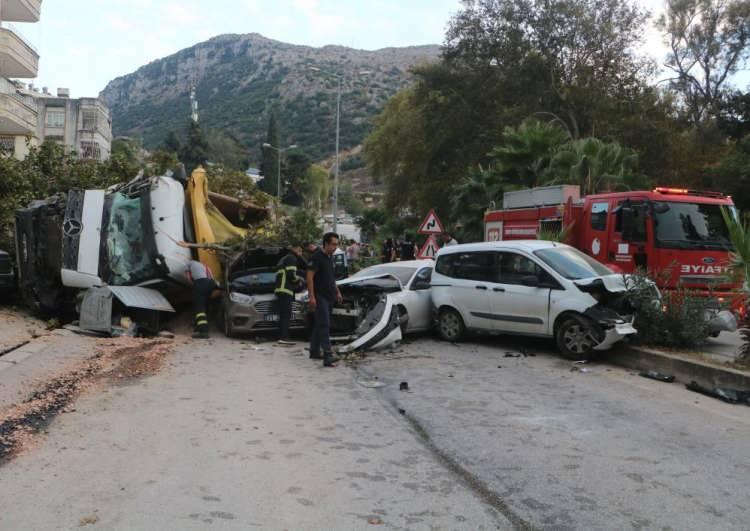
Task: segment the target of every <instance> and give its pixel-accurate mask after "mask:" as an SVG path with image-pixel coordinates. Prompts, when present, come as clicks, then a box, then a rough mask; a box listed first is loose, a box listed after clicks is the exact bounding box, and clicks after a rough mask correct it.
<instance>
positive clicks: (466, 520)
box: [0, 338, 750, 530]
mask: <svg viewBox="0 0 750 531" xmlns="http://www.w3.org/2000/svg"><path fill="white" fill-rule="evenodd" d="M521 345H523V347H521ZM548 347H549V345H548V344H547V343H531V344H529V343H528V342H526V343H522V344H521V343H513V342H505V341H503V340H502V339H487V340H482V341H479V342H475V343H465V344H460V345H451V344H447V343H443V342H439V341H435V340H432V339H430V338H420V339H418V340H415V341H413V342H411V343H409V344H407V345H404V346H403V347H402V348H399V349H397V350H396V351H392V352H387V353H380V354H374V355H371V356H370V357H368V358H367V360H365V361H364V362H363V363H362V364H360V366H359V367H356V368H350V367H345V366H340V367H338V368H336V369H333V370H323V369H322V368H321V367H320V364H319V363H314V362H311V361H310V360H308V359H306V357H305V356H304V355H303V354H302V351H301V346H300V347H298V348H291V349H282V348H278V347H275V346H272V345H270V344H266V345H255V344H254V343H251V342H247V343H245V342H240V341H230V340H227V339H224V338H216V339H212V340H210V341H209V342H196V341H190V340H187V341H183V342H181V343H180V344H179V346H178V348H177V349H176V351H175V353H174V354H172V355H171V358H170V363H169V365H168V366H167V367H166V368H164V369H162V371H161V372H160V373H158V374H156V375H154V376H150V377H147V378H145V379H142V380H136V381H131V382H129V383H127V384H123V385H116V386H112V387H108V388H105V389H100V390H95V391H92V392H90V393H88V394H85V395H84V396H83V397H81V398H79V399H78V401H77V403H76V404H75V412H73V413H67V414H64V415H61V416H59V417H58V418H57V419H56V420H55V421H54V422H53V423H52V425H51V426H50V427H49V433H48V434H47V435H46V436H44V437H43V438H41V439H40V440H39V441H38V442H37V444H36V445H35V447H33V448H31V449H29V450H28V451H26V452H25V453H24V454H22V455H21V456H19V457H17V458H16V459H14V460H12V461H11V462H9V463H7V464H5V465H3V466H1V467H0V500H2V510H1V511H0V529H24V530H27V529H30V530H35V529H45V530H46V529H80V528H91V529H248V528H258V529H278V530H282V529H306V530H314V529H321V530H323V529H326V530H330V529H342V530H351V529H381V528H382V529H461V530H463V529H466V530H478V529H512V528H516V529H519V528H521V529H525V528H539V529H541V528H546V529H584V528H585V529H632V528H647V529H748V522H750V518H749V517H748V514H749V513H748V507H749V506H750V503H749V502H748V501H747V492H748V491H749V490H750V489H748V487H749V486H750V474H748V472H750V459H748V456H749V455H750V452H749V451H748V445H747V441H748V440H749V438H750V408H748V407H745V406H731V405H727V404H723V403H720V402H718V401H715V400H713V399H710V398H707V397H703V396H700V395H695V394H693V393H690V392H689V391H687V390H685V389H683V388H681V387H680V386H678V385H677V384H663V383H659V382H654V381H650V380H645V379H643V378H640V377H638V376H633V375H631V374H629V373H628V372H627V371H625V370H622V369H618V368H613V367H608V366H606V365H598V364H593V365H584V366H583V367H584V368H585V369H587V370H588V372H571V371H570V369H571V366H572V364H571V363H569V362H566V361H564V360H561V359H559V358H557V357H556V356H554V355H553V354H550V353H547V352H546V350H547V348H548ZM521 351H523V352H525V353H526V355H524V354H520V353H519V352H521ZM530 353H535V354H536V355H535V356H531V355H529V354H530ZM507 354H509V355H512V356H519V357H505V356H506V355H507ZM579 368H580V367H579ZM401 382H408V386H409V391H399V384H400V383H401ZM381 384H385V385H384V386H382V387H375V386H378V385H381ZM399 410H400V411H399Z"/></svg>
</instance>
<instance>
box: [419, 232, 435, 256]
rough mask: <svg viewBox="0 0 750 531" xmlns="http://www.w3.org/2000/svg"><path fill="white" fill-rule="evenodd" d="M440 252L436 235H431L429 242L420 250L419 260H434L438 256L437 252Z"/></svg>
mask: <svg viewBox="0 0 750 531" xmlns="http://www.w3.org/2000/svg"><path fill="white" fill-rule="evenodd" d="M439 250H440V246H439V245H438V242H437V239H435V235H434V234H430V237H429V238H427V241H426V242H425V243H424V245H423V246H422V248H421V249H420V250H419V255H418V258H420V259H425V258H432V259H433V260H434V259H435V255H437V252H438V251H439Z"/></svg>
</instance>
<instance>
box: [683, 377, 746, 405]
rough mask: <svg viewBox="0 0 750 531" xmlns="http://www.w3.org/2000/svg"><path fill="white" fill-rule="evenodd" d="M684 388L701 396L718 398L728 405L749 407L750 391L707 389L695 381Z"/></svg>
mask: <svg viewBox="0 0 750 531" xmlns="http://www.w3.org/2000/svg"><path fill="white" fill-rule="evenodd" d="M685 388H686V389H689V390H690V391H694V392H696V393H700V394H702V395H706V396H710V397H712V398H718V399H719V400H721V401H723V402H727V403H729V404H745V405H746V406H750V391H740V390H738V389H728V388H725V387H714V388H708V387H704V386H702V385H701V384H699V383H698V382H696V381H692V382H690V383H689V384H686V385H685Z"/></svg>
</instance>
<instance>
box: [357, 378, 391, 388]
mask: <svg viewBox="0 0 750 531" xmlns="http://www.w3.org/2000/svg"><path fill="white" fill-rule="evenodd" d="M357 383H358V384H359V385H361V386H362V387H367V388H368V389H377V388H379V387H385V384H384V383H383V382H381V381H379V380H378V379H377V378H373V379H372V380H357Z"/></svg>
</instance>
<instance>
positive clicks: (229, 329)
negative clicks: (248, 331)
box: [221, 309, 236, 338]
mask: <svg viewBox="0 0 750 531" xmlns="http://www.w3.org/2000/svg"><path fill="white" fill-rule="evenodd" d="M221 324H222V325H223V326H222V327H223V328H224V335H225V336H227V337H229V338H232V337H234V336H235V335H236V334H235V333H234V327H233V326H232V320H231V319H230V318H229V315H227V311H226V309H222V312H221Z"/></svg>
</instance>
